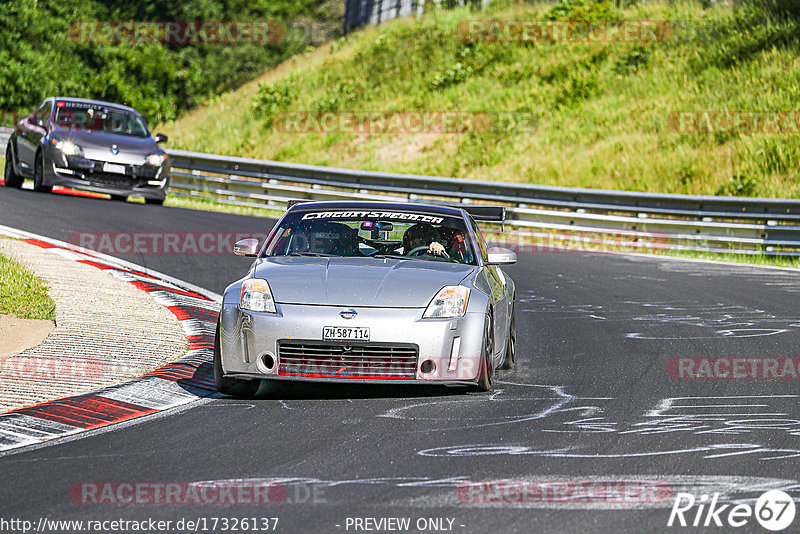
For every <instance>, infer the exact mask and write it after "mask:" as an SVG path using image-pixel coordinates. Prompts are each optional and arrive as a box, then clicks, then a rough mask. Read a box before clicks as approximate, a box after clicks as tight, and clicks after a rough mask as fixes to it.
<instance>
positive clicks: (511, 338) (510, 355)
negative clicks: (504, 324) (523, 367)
mask: <svg viewBox="0 0 800 534" xmlns="http://www.w3.org/2000/svg"><path fill="white" fill-rule="evenodd" d="M516 364H517V315H516V314H515V313H514V309H513V308H512V309H511V327H510V328H509V329H508V343H507V344H506V357H505V358H503V363H501V364H500V369H513V368H514V366H515V365H516Z"/></svg>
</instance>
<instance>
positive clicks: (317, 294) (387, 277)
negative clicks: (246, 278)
mask: <svg viewBox="0 0 800 534" xmlns="http://www.w3.org/2000/svg"><path fill="white" fill-rule="evenodd" d="M474 269H477V267H475V266H473V265H461V264H457V263H445V262H435V261H424V260H397V259H373V258H339V257H334V258H314V257H274V258H264V259H263V260H260V261H259V262H258V264H257V265H256V267H255V276H256V277H257V278H264V279H266V280H267V281H268V282H269V286H270V288H271V289H272V294H273V296H274V298H275V300H276V301H277V302H280V303H284V304H322V305H326V304H327V305H331V306H381V307H388V308H423V307H425V306H427V305H428V303H429V302H430V300H431V298H433V296H434V294H435V293H436V291H438V290H439V289H441V288H442V287H443V286H446V285H457V284H458V283H459V282H461V281H462V280H463V279H464V278H466V277H467V276H468V275H469V274H470V273H471V272H472V271H473V270H474Z"/></svg>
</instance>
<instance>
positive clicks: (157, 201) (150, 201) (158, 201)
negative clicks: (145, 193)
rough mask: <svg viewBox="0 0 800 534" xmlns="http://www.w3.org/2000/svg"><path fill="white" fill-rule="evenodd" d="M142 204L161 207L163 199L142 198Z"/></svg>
mask: <svg viewBox="0 0 800 534" xmlns="http://www.w3.org/2000/svg"><path fill="white" fill-rule="evenodd" d="M144 203H145V204H155V205H156V206H163V205H164V199H163V198H147V197H144Z"/></svg>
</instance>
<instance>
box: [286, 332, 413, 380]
mask: <svg viewBox="0 0 800 534" xmlns="http://www.w3.org/2000/svg"><path fill="white" fill-rule="evenodd" d="M417 353H418V348H417V346H416V345H412V344H408V343H403V344H401V343H350V344H345V343H325V342H319V341H297V340H281V341H279V342H278V358H279V362H280V363H279V365H278V374H279V375H286V376H306V377H316V378H363V379H394V380H412V379H414V377H415V376H416V372H417Z"/></svg>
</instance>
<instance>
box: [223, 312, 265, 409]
mask: <svg viewBox="0 0 800 534" xmlns="http://www.w3.org/2000/svg"><path fill="white" fill-rule="evenodd" d="M219 334H220V323H219V320H217V333H216V335H215V336H214V385H215V386H216V388H217V391H219V392H220V393H224V394H225V395H230V396H231V397H245V398H249V397H252V396H253V395H255V394H256V391H258V388H259V386H260V385H261V381H260V380H240V379H238V378H227V377H225V375H224V374H223V372H222V353H221V351H220V348H219Z"/></svg>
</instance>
